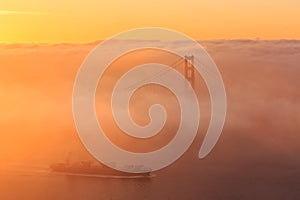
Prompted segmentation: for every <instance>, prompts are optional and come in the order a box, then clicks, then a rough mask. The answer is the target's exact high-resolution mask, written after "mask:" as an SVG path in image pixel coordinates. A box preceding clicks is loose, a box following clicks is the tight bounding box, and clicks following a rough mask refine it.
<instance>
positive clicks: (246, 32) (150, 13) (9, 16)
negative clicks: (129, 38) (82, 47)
mask: <svg viewBox="0 0 300 200" xmlns="http://www.w3.org/2000/svg"><path fill="white" fill-rule="evenodd" d="M299 19H300V1H298V0H286V1H281V0H272V1H270V0H261V1H259V0H244V1H240V0H227V1H221V0H185V1H161V0H152V1H140V0H126V1H125V0H124V1H123V0H110V1H99V0H85V1H80V0H60V1H58V0H45V1H39V0H27V1H21V0H1V4H0V24H1V26H0V27H1V28H0V42H2V43H18V42H30V43H31V42H34V43H38V42H43V43H60V42H90V41H95V40H102V39H105V38H107V37H109V36H111V35H113V34H116V33H118V32H120V31H124V30H127V29H131V28H137V27H143V26H160V27H166V28H171V29H175V30H178V31H180V32H183V33H185V34H187V35H189V36H191V37H193V38H195V39H217V38H226V39H228V38H230V39H232V38H251V39H253V38H261V39H280V38H285V39H299V38H300V28H299V27H300V20H299Z"/></svg>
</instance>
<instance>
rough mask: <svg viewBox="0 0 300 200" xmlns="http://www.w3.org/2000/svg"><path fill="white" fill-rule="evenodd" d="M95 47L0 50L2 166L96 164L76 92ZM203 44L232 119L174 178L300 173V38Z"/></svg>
mask: <svg viewBox="0 0 300 200" xmlns="http://www.w3.org/2000/svg"><path fill="white" fill-rule="evenodd" d="M97 43H98V42H95V43H91V44H60V45H21V44H14V45H3V44H2V45H0V91H1V98H0V99H1V100H0V101H1V105H0V109H1V113H2V115H1V120H0V123H1V124H0V132H1V134H0V149H1V150H0V158H1V160H2V161H5V162H21V163H23V162H25V163H45V164H47V163H52V162H60V161H63V160H64V159H65V158H66V155H67V154H68V153H69V152H72V159H74V160H81V159H91V157H90V155H89V154H88V153H87V152H86V150H85V149H84V147H83V145H82V144H81V142H80V140H79V138H78V136H77V133H76V130H75V126H74V123H73V119H72V108H71V103H72V99H71V95H72V89H73V82H74V80H75V76H76V73H77V70H78V69H79V67H80V64H81V63H82V62H83V60H84V58H85V57H86V56H87V54H88V53H89V51H90V50H92V49H93V48H94V47H95V46H96V44H97ZM199 43H200V44H201V45H203V46H204V48H205V49H206V50H207V51H208V52H209V54H210V55H211V57H212V58H213V59H214V61H215V62H216V64H217V65H218V67H219V69H220V72H221V74H222V76H223V78H224V83H225V87H226V92H227V102H228V110H227V118H226V122H225V126H224V131H223V133H222V136H221V138H220V140H219V142H218V143H217V145H216V146H215V149H214V150H213V152H212V153H211V154H210V155H209V156H208V157H207V158H205V159H204V160H198V159H197V151H198V150H199V148H200V145H201V142H202V139H203V134H200V135H199V137H198V139H197V140H196V141H195V142H194V143H193V145H192V148H190V149H189V150H188V152H187V153H186V154H185V155H186V156H185V157H182V158H181V159H180V160H179V161H178V162H176V163H175V164H174V165H173V166H172V167H170V168H168V169H170V172H169V173H172V169H177V168H180V167H184V168H185V169H189V168H193V170H191V171H197V169H199V167H200V168H201V167H202V168H203V169H204V168H206V167H210V166H213V167H216V166H219V167H221V168H222V167H223V168H224V169H225V168H226V167H238V166H239V167H240V166H243V167H246V168H255V166H258V167H259V166H261V167H264V168H266V169H267V171H268V169H271V168H282V167H283V168H292V169H297V168H299V164H300V160H299V159H298V158H297V157H298V155H297V152H299V151H300V136H299V133H300V123H299V121H300V115H299V113H300V105H299V104H300V103H299V102H300V101H299V100H300V93H299V88H298V87H299V85H300V79H299V74H300V68H299V63H300V41H297V40H275V41H260V40H215V41H199ZM239 169H240V168H239ZM243 169H244V168H243ZM163 171H164V172H166V171H167V169H166V170H163ZM200 171H201V170H200ZM199 173H200V172H199ZM232 173H233V172H232ZM236 173H237V174H240V175H241V172H236Z"/></svg>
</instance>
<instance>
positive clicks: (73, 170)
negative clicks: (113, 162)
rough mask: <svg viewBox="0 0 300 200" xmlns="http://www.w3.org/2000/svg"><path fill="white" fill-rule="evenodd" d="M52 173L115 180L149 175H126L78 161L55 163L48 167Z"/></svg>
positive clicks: (149, 175)
mask: <svg viewBox="0 0 300 200" xmlns="http://www.w3.org/2000/svg"><path fill="white" fill-rule="evenodd" d="M50 169H51V171H52V172H56V173H63V174H65V175H80V176H91V177H117V178H126V177H129V178H130V177H132V178H149V177H151V173H150V172H147V173H128V172H122V171H118V170H115V169H112V168H110V167H107V166H106V165H103V164H101V163H93V162H90V161H80V162H75V163H68V162H65V163H55V164H52V165H50Z"/></svg>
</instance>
